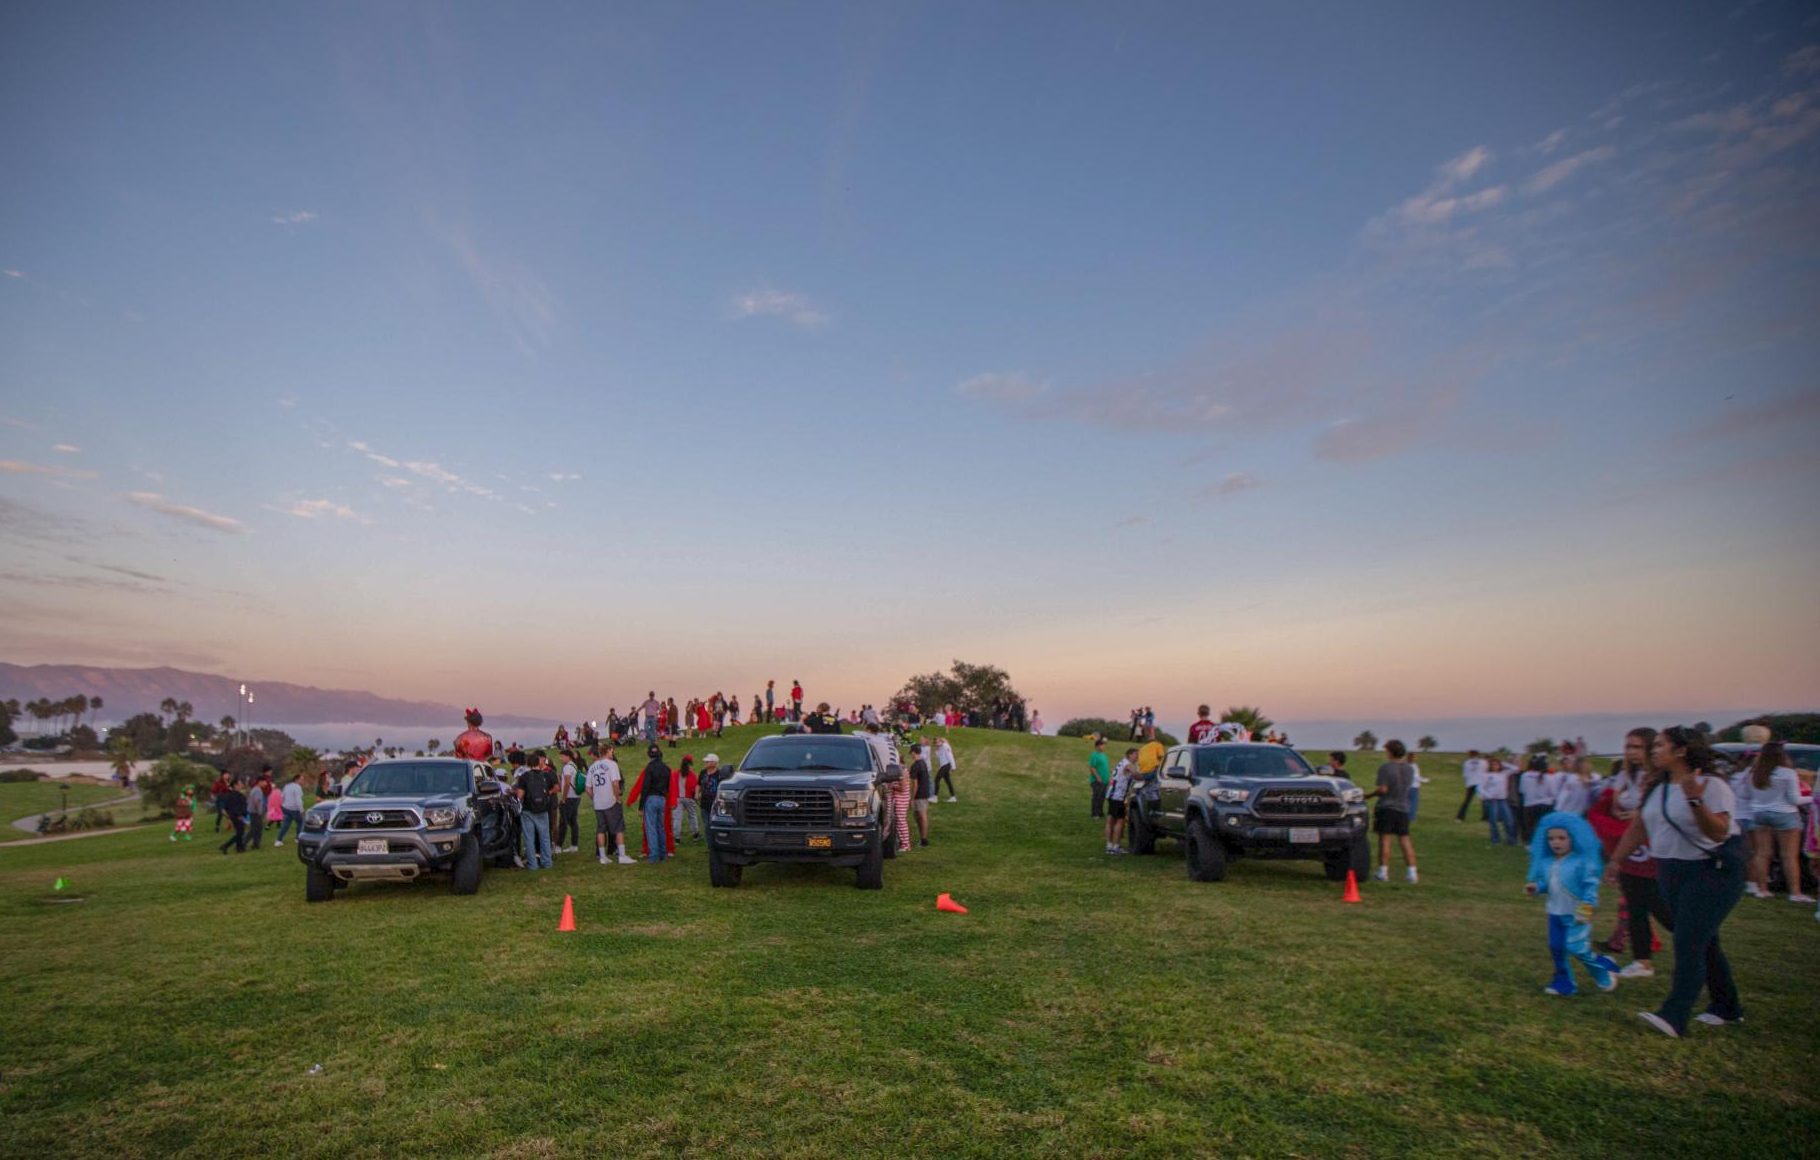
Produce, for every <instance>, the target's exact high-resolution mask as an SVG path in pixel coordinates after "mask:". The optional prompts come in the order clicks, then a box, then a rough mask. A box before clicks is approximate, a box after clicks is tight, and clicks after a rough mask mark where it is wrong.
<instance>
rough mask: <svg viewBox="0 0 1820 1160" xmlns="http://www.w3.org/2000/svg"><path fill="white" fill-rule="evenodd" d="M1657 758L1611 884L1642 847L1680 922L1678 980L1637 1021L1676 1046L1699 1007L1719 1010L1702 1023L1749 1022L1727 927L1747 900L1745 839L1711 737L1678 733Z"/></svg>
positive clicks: (1668, 732) (1675, 729) (1661, 741)
mask: <svg viewBox="0 0 1820 1160" xmlns="http://www.w3.org/2000/svg"><path fill="white" fill-rule="evenodd" d="M1650 758H1651V760H1652V762H1653V764H1654V766H1655V768H1656V771H1657V774H1658V776H1657V778H1656V780H1655V783H1654V784H1653V785H1651V786H1650V787H1649V789H1648V790H1647V792H1645V793H1644V795H1643V800H1642V802H1641V803H1640V804H1639V805H1638V807H1637V815H1636V817H1634V818H1632V819H1631V823H1630V828H1629V829H1628V830H1626V831H1625V833H1624V837H1623V838H1621V839H1620V840H1619V841H1618V847H1617V849H1616V850H1614V851H1613V852H1612V865H1611V866H1610V867H1609V868H1608V869H1607V870H1606V877H1607V879H1608V880H1609V879H1611V878H1615V877H1616V876H1617V868H1618V866H1619V865H1620V864H1622V863H1623V862H1624V860H1625V859H1626V858H1628V857H1630V855H1631V853H1632V852H1633V851H1634V850H1636V848H1637V847H1638V846H1641V845H1643V844H1644V843H1646V842H1647V843H1648V844H1649V848H1650V852H1651V853H1652V854H1653V855H1654V856H1655V859H1656V871H1657V884H1658V886H1659V887H1660V888H1661V891H1662V899H1663V901H1664V902H1666V903H1667V904H1668V909H1669V912H1670V913H1671V914H1672V915H1673V916H1674V935H1675V977H1674V983H1673V984H1672V985H1671V986H1670V988H1669V992H1668V997H1667V998H1666V999H1664V1000H1663V1001H1662V1006H1661V1007H1659V1008H1657V1009H1656V1010H1655V1011H1639V1012H1638V1013H1637V1014H1638V1015H1639V1016H1640V1017H1641V1018H1642V1019H1643V1021H1644V1022H1645V1023H1648V1024H1649V1025H1650V1026H1651V1027H1653V1028H1655V1029H1656V1030H1657V1031H1660V1032H1661V1033H1662V1034H1664V1035H1667V1036H1669V1037H1671V1038H1679V1037H1680V1036H1683V1035H1685V1034H1687V1022H1688V1016H1689V1015H1690V1014H1691V1013H1692V1011H1693V1007H1694V1000H1695V999H1697V998H1699V997H1700V992H1701V990H1702V989H1704V990H1705V991H1706V993H1707V995H1708V997H1709V998H1710V1000H1711V1002H1709V1003H1708V1004H1707V1008H1706V1010H1705V1011H1702V1012H1701V1013H1700V1014H1699V1015H1697V1016H1694V1018H1695V1019H1696V1020H1697V1021H1698V1022H1701V1023H1706V1024H1709V1025H1711V1026H1715V1027H1723V1026H1726V1025H1728V1024H1733V1023H1740V1022H1743V1020H1744V1004H1743V1002H1742V1001H1741V1000H1740V999H1739V997H1738V987H1737V984H1736V983H1735V982H1734V981H1733V980H1732V968H1731V963H1730V962H1729V961H1727V959H1726V957H1725V951H1724V949H1723V948H1721V947H1720V945H1719V927H1720V925H1721V924H1723V923H1724V922H1725V917H1726V915H1728V914H1730V913H1731V912H1732V908H1733V907H1735V906H1737V905H1738V899H1740V898H1742V897H1743V896H1744V872H1745V856H1744V839H1743V838H1742V837H1740V836H1739V832H1738V823H1737V822H1736V821H1735V820H1734V819H1733V817H1732V814H1733V810H1734V806H1733V798H1732V789H1731V786H1729V785H1727V784H1726V781H1725V779H1724V778H1723V777H1719V776H1717V775H1715V774H1714V773H1713V770H1714V769H1715V768H1716V758H1715V755H1714V754H1713V751H1712V747H1711V746H1709V745H1708V744H1707V742H1706V737H1705V735H1704V734H1701V733H1699V732H1696V731H1695V730H1692V729H1688V728H1686V727H1684V726H1680V725H1673V726H1670V727H1669V728H1667V729H1664V730H1663V731H1662V732H1661V733H1658V734H1657V735H1656V740H1655V744H1654V746H1652V748H1651V750H1650Z"/></svg>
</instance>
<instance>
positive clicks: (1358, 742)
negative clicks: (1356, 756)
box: [1352, 729, 1378, 750]
mask: <svg viewBox="0 0 1820 1160" xmlns="http://www.w3.org/2000/svg"><path fill="white" fill-rule="evenodd" d="M1352 743H1353V745H1354V746H1355V747H1357V748H1358V749H1361V750H1369V749H1376V748H1377V747H1378V735H1377V734H1376V733H1373V732H1372V731H1371V730H1369V729H1367V730H1365V731H1364V732H1363V733H1360V734H1359V735H1358V736H1357V737H1354V738H1353V739H1352Z"/></svg>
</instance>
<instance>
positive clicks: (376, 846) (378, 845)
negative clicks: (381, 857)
mask: <svg viewBox="0 0 1820 1160" xmlns="http://www.w3.org/2000/svg"><path fill="white" fill-rule="evenodd" d="M389 852H390V851H389V850H388V849H387V848H386V844H385V839H384V838H362V839H360V848H359V849H358V850H356V851H355V853H357V854H385V853H389Z"/></svg>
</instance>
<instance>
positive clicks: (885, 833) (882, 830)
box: [878, 810, 897, 858]
mask: <svg viewBox="0 0 1820 1160" xmlns="http://www.w3.org/2000/svg"><path fill="white" fill-rule="evenodd" d="M878 841H879V844H880V845H881V846H883V847H884V848H885V857H887V858H895V857H897V819H896V817H895V816H894V815H893V814H892V813H891V811H890V810H886V811H885V812H884V813H883V814H880V815H879V819H878Z"/></svg>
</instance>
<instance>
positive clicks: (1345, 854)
mask: <svg viewBox="0 0 1820 1160" xmlns="http://www.w3.org/2000/svg"><path fill="white" fill-rule="evenodd" d="M1321 869H1322V870H1324V871H1326V872H1327V881H1329V882H1344V881H1346V871H1348V870H1350V869H1352V851H1351V850H1350V849H1346V850H1341V851H1339V852H1338V853H1335V854H1323V855H1322V856H1321Z"/></svg>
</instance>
